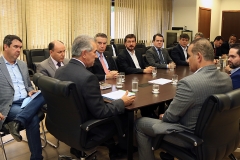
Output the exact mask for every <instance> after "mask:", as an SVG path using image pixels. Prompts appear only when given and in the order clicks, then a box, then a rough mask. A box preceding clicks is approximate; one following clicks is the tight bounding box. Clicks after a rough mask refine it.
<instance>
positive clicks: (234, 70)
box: [231, 67, 240, 74]
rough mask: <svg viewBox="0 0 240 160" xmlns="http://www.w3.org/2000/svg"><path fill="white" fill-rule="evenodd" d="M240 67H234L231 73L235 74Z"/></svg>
mask: <svg viewBox="0 0 240 160" xmlns="http://www.w3.org/2000/svg"><path fill="white" fill-rule="evenodd" d="M239 69H240V67H238V68H235V69H232V70H231V74H233V73H234V72H236V71H238V70H239Z"/></svg>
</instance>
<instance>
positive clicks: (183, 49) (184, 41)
mask: <svg viewBox="0 0 240 160" xmlns="http://www.w3.org/2000/svg"><path fill="white" fill-rule="evenodd" d="M188 42H189V36H188V34H185V33H184V34H181V35H180V38H179V43H178V45H177V46H175V47H174V48H173V49H172V52H171V57H172V59H173V61H174V62H175V63H176V65H180V66H188V62H187V59H188V53H187V45H188Z"/></svg>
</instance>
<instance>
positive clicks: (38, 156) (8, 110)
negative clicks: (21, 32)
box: [0, 35, 45, 160]
mask: <svg viewBox="0 0 240 160" xmlns="http://www.w3.org/2000/svg"><path fill="white" fill-rule="evenodd" d="M21 49H22V40H21V39H20V38H19V37H18V36H15V35H7V36H6V37H5V38H4V40H3V55H2V57H0V88H1V89H0V95H1V96H0V129H1V128H2V125H4V127H5V128H7V129H8V130H9V132H10V133H11V135H12V136H13V138H14V139H15V140H16V141H18V142H20V141H21V140H22V136H21V135H20V134H19V130H20V129H21V128H23V127H24V128H26V135H27V139H28V146H29V149H30V152H31V157H30V159H31V160H42V159H43V156H42V147H41V140H40V131H39V127H40V126H39V117H38V115H37V114H38V111H39V110H40V109H41V107H42V106H43V105H44V104H45V101H44V98H43V96H42V95H41V93H40V94H39V95H37V96H36V97H35V98H34V99H33V100H32V101H31V102H29V103H28V104H27V105H26V106H25V107H23V108H22V107H21V105H22V103H23V100H24V99H25V98H27V97H31V96H32V95H33V94H34V93H36V92H37V91H36V90H34V89H33V86H32V84H31V81H30V78H29V74H28V68H27V64H26V63H25V62H23V61H21V60H18V59H17V58H18V57H19V55H20V51H21ZM19 149H20V148H19Z"/></svg>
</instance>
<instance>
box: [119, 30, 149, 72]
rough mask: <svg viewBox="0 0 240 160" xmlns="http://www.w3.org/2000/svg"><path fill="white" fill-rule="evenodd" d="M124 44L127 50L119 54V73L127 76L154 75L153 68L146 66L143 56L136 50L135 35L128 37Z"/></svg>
mask: <svg viewBox="0 0 240 160" xmlns="http://www.w3.org/2000/svg"><path fill="white" fill-rule="evenodd" d="M124 43H125V46H126V49H124V50H123V51H122V52H121V53H119V55H118V57H117V60H116V61H117V64H118V67H119V71H120V72H125V74H137V73H152V67H151V66H149V67H147V66H144V60H143V57H142V54H141V53H140V52H138V51H136V50H135V47H136V36H135V35H134V34H128V35H126V37H125V38H124ZM145 67H146V68H145Z"/></svg>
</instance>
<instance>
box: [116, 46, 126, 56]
mask: <svg viewBox="0 0 240 160" xmlns="http://www.w3.org/2000/svg"><path fill="white" fill-rule="evenodd" d="M115 45H116V50H117V53H118V54H119V53H121V52H122V50H124V49H126V47H125V45H124V44H115Z"/></svg>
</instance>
